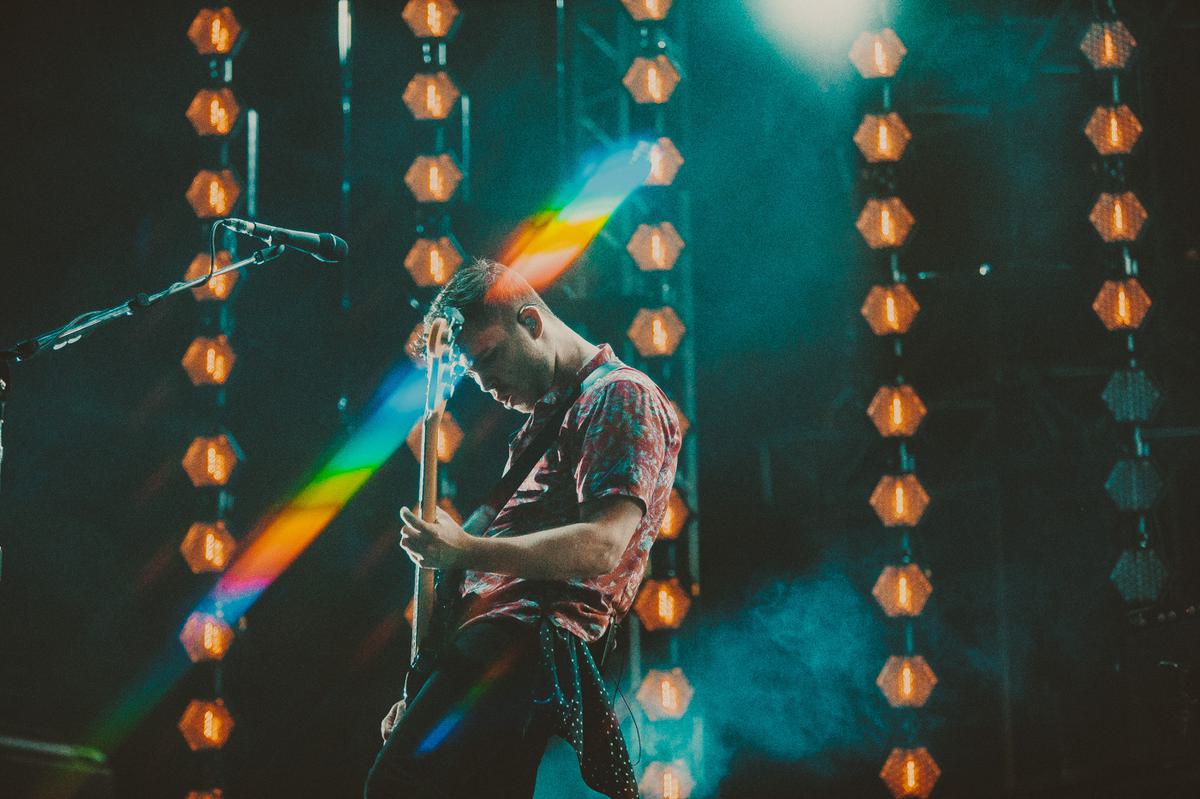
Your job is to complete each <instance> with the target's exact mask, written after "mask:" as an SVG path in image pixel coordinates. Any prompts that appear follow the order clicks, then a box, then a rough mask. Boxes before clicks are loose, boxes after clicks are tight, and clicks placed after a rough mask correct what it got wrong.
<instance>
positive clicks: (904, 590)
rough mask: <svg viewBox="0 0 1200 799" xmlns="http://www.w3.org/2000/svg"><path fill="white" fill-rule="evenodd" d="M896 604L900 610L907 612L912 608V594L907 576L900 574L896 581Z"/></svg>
mask: <svg viewBox="0 0 1200 799" xmlns="http://www.w3.org/2000/svg"><path fill="white" fill-rule="evenodd" d="M896 604H897V605H899V606H900V608H901V609H902V610H909V609H910V608H911V607H912V592H911V591H910V590H909V587H908V576H907V575H905V574H901V575H900V577H899V578H898V579H897V580H896Z"/></svg>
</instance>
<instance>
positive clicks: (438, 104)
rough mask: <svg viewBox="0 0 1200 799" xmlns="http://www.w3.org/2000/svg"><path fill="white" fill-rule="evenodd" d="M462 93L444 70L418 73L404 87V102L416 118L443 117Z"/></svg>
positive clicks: (446, 115)
mask: <svg viewBox="0 0 1200 799" xmlns="http://www.w3.org/2000/svg"><path fill="white" fill-rule="evenodd" d="M461 96H462V93H461V92H460V91H459V90H458V86H457V85H455V83H454V81H453V80H452V79H451V77H450V76H449V75H448V74H446V72H445V71H438V72H434V73H419V74H416V75H413V77H412V80H410V81H409V82H408V86H407V87H406V88H405V89H404V104H405V105H406V106H408V110H409V111H411V112H412V115H413V116H414V117H416V118H417V119H445V118H446V117H448V116H450V112H451V111H453V110H454V104H455V103H457V102H458V98H459V97H461Z"/></svg>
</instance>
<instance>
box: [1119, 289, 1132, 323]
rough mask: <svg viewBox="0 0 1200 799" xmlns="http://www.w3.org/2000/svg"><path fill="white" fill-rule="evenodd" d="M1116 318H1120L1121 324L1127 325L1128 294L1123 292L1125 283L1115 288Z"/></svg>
mask: <svg viewBox="0 0 1200 799" xmlns="http://www.w3.org/2000/svg"><path fill="white" fill-rule="evenodd" d="M1117 318H1118V319H1120V320H1121V324H1123V325H1128V324H1129V322H1130V319H1129V295H1127V294H1126V293H1125V284H1124V283H1122V284H1121V285H1120V286H1119V287H1118V288H1117Z"/></svg>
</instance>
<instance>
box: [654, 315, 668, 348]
mask: <svg viewBox="0 0 1200 799" xmlns="http://www.w3.org/2000/svg"><path fill="white" fill-rule="evenodd" d="M650 338H651V340H653V342H654V348H655V349H656V350H658V351H659V352H666V349H667V326H666V325H664V324H663V321H662V319H660V318H659V317H657V316H656V317H654V321H653V322H651V323H650Z"/></svg>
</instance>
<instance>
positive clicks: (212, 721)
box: [178, 699, 233, 752]
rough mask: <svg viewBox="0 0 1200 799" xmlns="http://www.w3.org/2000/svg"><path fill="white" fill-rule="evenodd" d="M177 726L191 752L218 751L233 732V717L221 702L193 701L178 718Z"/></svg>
mask: <svg viewBox="0 0 1200 799" xmlns="http://www.w3.org/2000/svg"><path fill="white" fill-rule="evenodd" d="M178 726H179V731H180V732H181V733H183V739H184V740H185V741H187V745H188V746H189V747H190V748H191V750H192V751H193V752H197V751H199V750H201V749H220V748H221V747H223V746H224V745H225V742H226V741H228V740H229V733H230V732H232V731H233V716H231V715H230V714H229V711H228V710H226V709H225V702H224V701H223V700H220V699H217V700H214V701H212V702H206V701H203V700H200V699H193V700H192V702H191V703H190V704H189V705H188V706H187V709H186V710H184V711H183V715H182V716H180V718H179V725H178Z"/></svg>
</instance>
